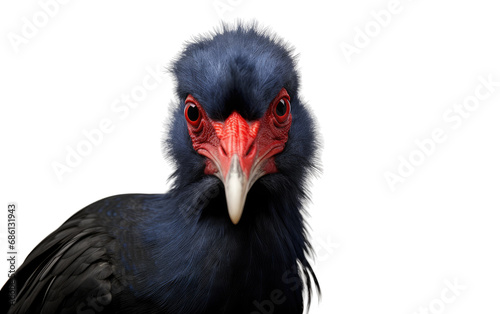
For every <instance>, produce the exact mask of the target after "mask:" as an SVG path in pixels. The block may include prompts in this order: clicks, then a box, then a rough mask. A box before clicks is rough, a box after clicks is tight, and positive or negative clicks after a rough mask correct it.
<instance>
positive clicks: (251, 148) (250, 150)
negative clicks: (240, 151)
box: [245, 141, 256, 157]
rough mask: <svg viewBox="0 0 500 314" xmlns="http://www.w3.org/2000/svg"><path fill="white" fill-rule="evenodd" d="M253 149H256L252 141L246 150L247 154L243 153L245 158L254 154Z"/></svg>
mask: <svg viewBox="0 0 500 314" xmlns="http://www.w3.org/2000/svg"><path fill="white" fill-rule="evenodd" d="M255 149H256V147H255V141H252V143H251V144H250V146H249V147H248V149H247V152H246V153H245V157H247V156H249V155H252V154H254V153H255Z"/></svg>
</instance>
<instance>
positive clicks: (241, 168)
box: [0, 23, 321, 314]
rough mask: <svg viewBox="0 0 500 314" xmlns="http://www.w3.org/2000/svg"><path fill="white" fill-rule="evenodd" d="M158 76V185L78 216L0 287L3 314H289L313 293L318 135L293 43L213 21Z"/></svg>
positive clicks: (114, 198)
mask: <svg viewBox="0 0 500 314" xmlns="http://www.w3.org/2000/svg"><path fill="white" fill-rule="evenodd" d="M167 70H168V71H169V72H170V73H171V74H172V76H173V79H174V82H175V87H174V95H175V96H174V98H175V100H174V101H172V103H171V110H170V112H169V118H168V120H167V123H166V131H165V134H166V135H165V138H164V139H162V142H163V145H164V149H165V155H166V156H167V159H168V162H170V163H171V164H172V167H173V170H172V174H171V176H170V178H169V179H170V180H171V183H172V184H171V186H170V188H169V190H168V191H166V192H165V193H159V194H123V195H115V196H111V197H107V198H104V199H101V200H99V201H96V202H95V203H92V204H90V205H88V206H87V207H85V208H83V209H82V210H80V211H78V212H76V214H74V215H73V216H71V217H70V218H69V219H68V220H67V221H66V222H64V223H63V224H62V225H61V226H60V227H59V228H58V229H57V230H55V231H54V232H52V233H51V234H50V235H48V236H47V237H46V238H45V239H44V240H42V241H41V242H40V244H38V245H37V246H36V247H35V249H33V251H32V252H31V253H30V254H29V255H28V257H27V258H26V260H25V261H24V263H23V264H22V265H21V266H20V267H19V269H18V270H17V271H16V272H15V274H14V275H13V276H11V277H10V278H9V280H8V281H7V282H6V283H5V285H4V286H3V288H2V290H1V291H0V301H1V304H2V305H1V309H2V310H1V312H2V313H134V312H135V313H194V314H196V313H261V314H264V313H266V314H269V313H275V314H276V313H287V314H293V313H303V312H304V311H306V310H307V309H308V308H309V307H310V303H311V298H312V297H313V294H315V293H314V291H317V294H318V297H319V296H320V295H321V290H320V286H319V281H318V279H317V277H316V275H315V273H314V270H313V267H312V259H313V258H314V252H313V248H312V245H311V241H310V240H309V227H308V225H307V222H306V216H307V209H306V207H307V206H306V205H307V203H308V202H309V200H310V194H311V193H310V188H309V186H310V182H311V178H313V177H314V176H315V173H317V172H318V171H319V169H320V166H319V158H318V156H317V155H318V149H319V144H318V134H317V133H318V131H317V126H316V122H315V118H314V116H313V113H312V110H311V109H310V108H309V105H308V104H307V103H305V102H304V101H303V100H301V98H300V95H299V93H300V88H299V87H300V82H299V81H300V78H299V72H298V60H297V55H296V54H295V48H293V47H292V46H291V45H290V44H289V43H287V42H286V41H285V40H284V39H282V38H281V37H278V36H277V35H276V34H274V33H273V32H272V31H270V30H269V29H267V28H264V29H263V28H261V27H260V26H259V25H256V24H250V25H248V24H244V23H239V24H237V25H227V24H223V25H222V26H219V27H218V28H215V29H214V30H212V31H210V32H208V33H205V34H202V35H199V36H198V37H194V38H192V39H191V40H190V41H188V42H186V43H185V44H184V46H183V48H182V50H181V52H180V53H179V55H178V56H177V57H176V58H175V59H174V60H172V63H171V65H170V66H169V67H168V68H167ZM137 166H140V164H138V165H137ZM125 179H126V177H125V178H124V180H125Z"/></svg>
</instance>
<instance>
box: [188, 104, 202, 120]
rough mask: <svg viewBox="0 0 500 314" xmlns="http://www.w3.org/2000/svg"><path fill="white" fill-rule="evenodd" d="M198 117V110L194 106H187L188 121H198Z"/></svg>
mask: <svg viewBox="0 0 500 314" xmlns="http://www.w3.org/2000/svg"><path fill="white" fill-rule="evenodd" d="M199 116H200V113H199V112H198V108H197V107H196V106H194V105H191V106H189V108H188V118H189V120H191V121H196V120H198V117H199Z"/></svg>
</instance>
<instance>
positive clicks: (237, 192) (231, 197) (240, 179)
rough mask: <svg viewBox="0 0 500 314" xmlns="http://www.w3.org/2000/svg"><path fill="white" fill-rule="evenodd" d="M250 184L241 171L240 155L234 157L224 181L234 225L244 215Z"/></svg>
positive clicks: (230, 216) (228, 207)
mask: <svg viewBox="0 0 500 314" xmlns="http://www.w3.org/2000/svg"><path fill="white" fill-rule="evenodd" d="M249 183H250V182H249V180H248V178H247V177H246V176H245V174H244V173H243V170H242V169H241V165H240V161H239V158H238V155H233V157H232V158H231V165H230V166H229V172H228V173H227V175H226V179H225V180H224V188H225V191H226V202H227V210H228V212H229V218H231V221H232V222H233V224H237V223H238V222H239V221H240V218H241V215H242V214H243V207H245V200H246V197H247V194H248V191H249V190H250V187H251V186H250V184H249Z"/></svg>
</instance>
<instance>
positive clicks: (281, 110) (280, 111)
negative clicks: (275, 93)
mask: <svg viewBox="0 0 500 314" xmlns="http://www.w3.org/2000/svg"><path fill="white" fill-rule="evenodd" d="M285 113H286V104H285V101H284V100H283V99H282V100H280V102H279V103H278V104H277V105H276V114H277V115H278V116H280V117H282V116H284V115H285Z"/></svg>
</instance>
